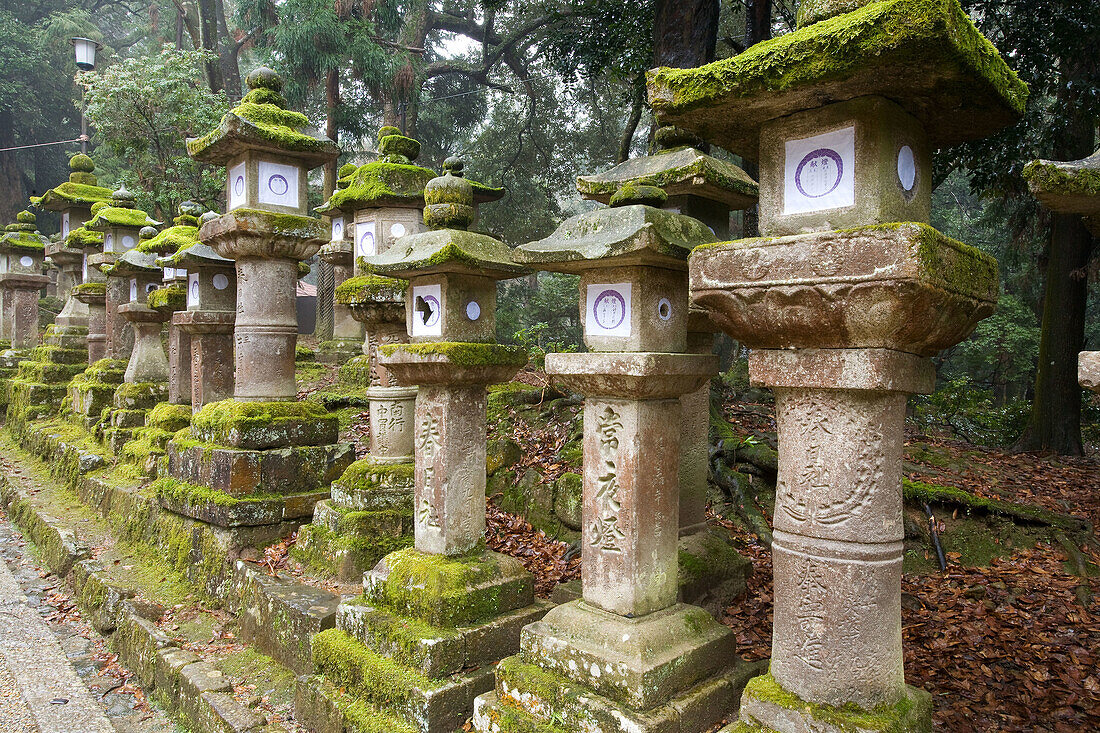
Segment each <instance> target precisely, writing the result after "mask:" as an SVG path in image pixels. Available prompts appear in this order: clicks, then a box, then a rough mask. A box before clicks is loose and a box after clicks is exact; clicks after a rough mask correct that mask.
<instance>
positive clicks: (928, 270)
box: [690, 223, 998, 356]
mask: <svg viewBox="0 0 1100 733" xmlns="http://www.w3.org/2000/svg"><path fill="white" fill-rule="evenodd" d="M690 264H691V296H692V300H693V302H694V303H695V304H696V305H699V306H700V307H704V308H706V309H707V310H708V311H709V312H710V314H711V319H712V320H714V321H715V323H717V324H718V325H719V326H721V327H722V329H723V330H724V331H725V332H726V333H728V334H729V335H731V336H732V337H734V338H735V339H738V340H740V341H742V342H743V343H745V344H746V345H748V346H751V347H753V348H764V349H783V348H791V347H797V348H888V349H896V350H899V351H908V352H911V353H915V354H919V355H922V356H930V355H933V354H936V353H938V352H939V351H940V350H942V349H944V348H947V347H948V346H952V345H954V344H956V343H958V342H959V341H961V340H962V339H964V338H966V336H968V335H969V334H970V332H971V331H973V330H974V326H976V325H977V323H978V321H980V320H981V319H982V318H985V317H986V316H988V315H989V314H990V313H992V312H993V307H994V305H995V303H996V299H997V293H998V280H997V266H996V261H995V260H993V259H992V258H991V257H989V255H986V254H983V253H981V252H979V251H978V250H976V249H974V248H973V247H968V246H967V245H964V244H962V243H960V242H956V241H954V240H952V239H948V238H947V237H944V236H943V235H942V234H939V233H938V232H936V231H935V230H934V229H932V228H930V227H927V226H925V225H921V224H916V223H903V224H887V225H883V226H874V227H865V228H861V229H853V230H848V231H837V232H819V233H812V234H799V235H793V236H789V237H780V238H778V239H747V240H740V241H737V242H730V243H724V244H717V245H714V246H712V247H703V248H700V249H697V250H695V251H694V252H693V253H692V256H691V261H690Z"/></svg>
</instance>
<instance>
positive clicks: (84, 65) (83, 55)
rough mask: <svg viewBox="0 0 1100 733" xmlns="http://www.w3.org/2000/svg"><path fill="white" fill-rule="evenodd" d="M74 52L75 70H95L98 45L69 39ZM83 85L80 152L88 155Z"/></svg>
mask: <svg viewBox="0 0 1100 733" xmlns="http://www.w3.org/2000/svg"><path fill="white" fill-rule="evenodd" d="M69 43H71V44H73V50H74V51H75V52H76V68H78V69H80V70H81V71H91V70H92V69H94V68H95V52H96V50H98V49H99V46H100V44H99V43H97V42H96V41H93V40H92V39H91V38H84V37H82V36H74V37H73V38H70V39H69ZM84 106H85V105H84V85H81V87H80V152H81V153H84V154H85V155H87V153H88V118H87V117H85V116H84Z"/></svg>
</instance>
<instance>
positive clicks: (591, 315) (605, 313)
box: [584, 283, 631, 336]
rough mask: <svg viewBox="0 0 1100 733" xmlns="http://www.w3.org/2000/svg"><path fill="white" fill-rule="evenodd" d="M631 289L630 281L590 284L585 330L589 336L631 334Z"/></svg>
mask: <svg viewBox="0 0 1100 733" xmlns="http://www.w3.org/2000/svg"><path fill="white" fill-rule="evenodd" d="M630 291H631V284H630V283H598V284H595V285H589V286H588V292H587V298H586V300H585V303H586V305H585V309H586V311H585V319H584V332H585V333H586V334H588V335H589V336H629V335H630V295H631V292H630Z"/></svg>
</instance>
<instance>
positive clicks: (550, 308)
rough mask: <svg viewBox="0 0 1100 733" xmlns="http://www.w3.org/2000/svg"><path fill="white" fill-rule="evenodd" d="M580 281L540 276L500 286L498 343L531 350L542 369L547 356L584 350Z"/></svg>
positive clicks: (574, 277)
mask: <svg viewBox="0 0 1100 733" xmlns="http://www.w3.org/2000/svg"><path fill="white" fill-rule="evenodd" d="M579 283H580V277H579V276H577V275H563V274H561V273H556V272H540V273H538V275H537V276H534V277H531V278H521V279H517V280H512V281H509V282H507V283H501V284H499V285H498V286H497V341H500V342H501V343H515V344H519V345H520V346H524V347H526V348H527V350H528V352H530V354H531V356H532V358H533V359H534V360H535V362H536V363H538V364H540V365H541V362H542V361H543V360H544V359H545V356H546V354H548V353H553V352H556V351H577V350H578V349H579V348H580V346H581V320H580V306H579V304H578V298H579V290H578V286H579Z"/></svg>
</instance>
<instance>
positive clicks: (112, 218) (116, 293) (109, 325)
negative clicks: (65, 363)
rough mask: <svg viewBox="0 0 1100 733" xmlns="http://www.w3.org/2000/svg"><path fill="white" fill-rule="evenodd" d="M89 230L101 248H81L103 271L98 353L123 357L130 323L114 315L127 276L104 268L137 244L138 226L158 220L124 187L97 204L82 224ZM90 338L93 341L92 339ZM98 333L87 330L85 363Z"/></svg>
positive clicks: (125, 298)
mask: <svg viewBox="0 0 1100 733" xmlns="http://www.w3.org/2000/svg"><path fill="white" fill-rule="evenodd" d="M84 226H85V228H86V229H88V230H89V231H93V232H99V233H101V234H102V235H103V251H102V252H99V253H95V254H92V253H91V252H88V251H87V250H85V252H86V254H87V263H88V268H89V277H93V276H92V275H91V270H92V268H94V269H96V270H98V271H99V272H101V273H103V274H104V277H105V280H106V290H105V298H104V301H103V307H104V316H103V317H104V334H103V338H104V349H103V353H102V356H104V357H106V358H108V359H120V360H126V359H129V357H130V350H131V349H132V348H133V342H134V333H133V328H132V327H131V326H130V324H129V323H128V322H127V321H126V320H125V319H123V318H120V317H119V315H118V308H119V306H121V305H122V304H123V303H127V302H129V301H130V300H131V297H130V292H129V289H130V279H129V278H127V277H125V276H123V275H120V274H117V273H116V274H111V275H107V274H106V272H105V270H104V268H105V267H106V266H109V265H112V264H114V263H115V262H116V261H117V260H118V258H119V257H120V256H122V255H123V254H125V253H126V252H129V251H130V250H132V249H134V248H135V247H137V245H138V239H139V237H140V234H141V230H142V228H144V227H156V226H160V222H159V221H156V220H154V219H153V218H151V217H150V216H149V215H148V214H146V213H145V212H144V211H142V210H141V209H139V208H137V206H136V204H135V203H134V196H133V194H132V193H130V192H129V191H127V190H126V188H125V187H123V188H119V189H118V190H117V191H115V192H114V194H112V199H111V202H110V205H108V206H104V207H102V208H99V209H98V210H97V211H96V212H95V213H94V214H93V216H92V218H91V220H90V221H88V222H87V223H86V224H85V225H84ZM88 307H89V308H98V307H99V306H98V303H96V304H91V303H89V306H88ZM93 339H94V340H95V341H93ZM98 339H99V334H98V333H91V332H89V334H88V344H89V355H88V359H89V363H92V364H94V363H95V361H97V360H94V359H92V355H91V351H92V344H93V343H95V342H98Z"/></svg>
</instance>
